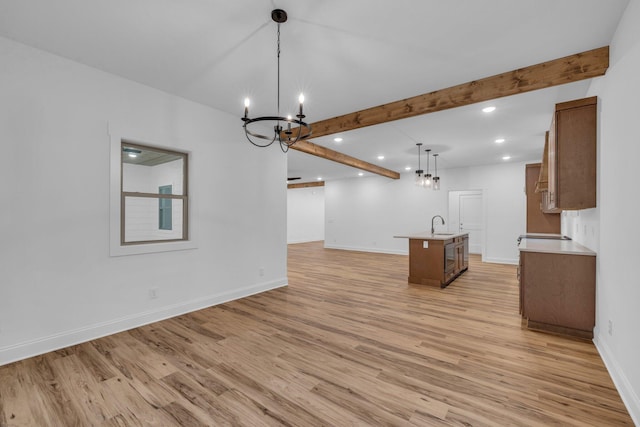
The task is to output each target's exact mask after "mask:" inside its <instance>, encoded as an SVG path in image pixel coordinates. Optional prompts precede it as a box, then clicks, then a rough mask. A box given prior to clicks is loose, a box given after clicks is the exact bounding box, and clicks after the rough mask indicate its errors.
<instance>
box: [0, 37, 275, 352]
mask: <svg viewBox="0 0 640 427" xmlns="http://www.w3.org/2000/svg"><path fill="white" fill-rule="evenodd" d="M0 64H2V66H1V67H0V141H1V143H2V156H0V177H1V178H2V185H1V186H0V200H1V206H2V209H0V242H1V243H0V364H5V363H8V362H10V361H12V360H16V359H20V358H24V357H27V356H30V355H33V354H37V353H42V352H46V351H49V350H52V349H54V348H58V347H63V346H66V345H70V344H73V343H76V342H80V341H84V340H87V339H91V338H94V337H97V336H100V335H106V334H109V333H113V332H115V331H118V330H122V329H126V328H130V327H134V326H137V325H140V324H143V323H147V322H151V321H155V320H158V319H161V318H164V317H168V316H172V315H175V314H178V313H182V312H185V311H189V310H193V309H197V308H200V307H204V306H208V305H212V304H216V303H218V302H221V301H225V300H229V299H234V298H238V297H242V296H245V295H248V294H251V293H255V292H260V291H262V290H265V289H269V288H272V287H276V286H282V285H284V284H286V274H287V272H286V210H285V209H286V189H285V187H284V185H283V183H284V181H285V179H286V156H284V155H283V154H282V153H281V152H280V150H278V149H273V150H266V149H265V150H259V149H256V148H254V147H253V146H251V145H250V144H248V143H247V142H246V141H244V136H243V135H242V130H241V126H240V123H239V120H238V117H235V116H230V115H228V114H225V113H222V112H220V111H216V110H213V109H211V108H208V107H205V106H202V105H199V104H196V103H193V102H190V101H186V100H184V99H181V98H177V97H174V96H170V95H168V94H166V93H163V92H160V91H157V90H154V89H151V88H149V87H146V86H143V85H140V84H137V83H134V82H131V81H127V80H124V79H121V78H119V77H116V76H113V75H109V74H107V73H103V72H101V71H98V70H95V69H92V68H89V67H86V66H83V65H80V64H78V63H75V62H72V61H69V60H66V59H63V58H60V57H57V56H54V55H50V54H47V53H44V52H42V51H39V50H36V49H33V48H29V47H26V46H24V45H21V44H17V43H14V42H12V41H9V40H7V39H3V38H0ZM220 84H224V82H220ZM239 114H240V111H239ZM110 127H111V128H113V127H117V128H118V129H119V130H120V131H121V132H122V133H123V135H124V136H127V137H130V138H131V139H132V140H135V141H138V142H146V143H149V144H156V143H157V144H160V145H165V146H171V147H174V148H175V149H177V150H180V151H187V152H190V153H191V162H190V172H191V173H190V188H191V195H190V196H191V201H192V207H193V209H192V222H193V223H194V225H197V227H196V231H194V233H195V234H196V235H195V236H193V237H194V238H195V239H197V248H196V249H190V250H183V251H174V252H163V253H151V254H143V255H134V256H119V257H110V256H109V253H110V252H109V248H110V246H109V237H110V230H109V224H110V220H109V218H110V216H109V209H110V205H109V200H110V134H109V131H108V129H109V128H110ZM239 165H241V167H242V168H244V169H247V170H252V171H254V172H255V173H253V174H251V175H247V174H244V175H243V174H241V173H240V174H239V173H238V167H239ZM255 176H260V177H261V179H260V180H258V181H256V180H255ZM230 177H233V179H230ZM261 268H262V269H264V270H263V275H260V269H261ZM151 288H155V289H156V290H157V295H158V298H157V299H150V297H149V290H150V289H151Z"/></svg>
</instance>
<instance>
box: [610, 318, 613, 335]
mask: <svg viewBox="0 0 640 427" xmlns="http://www.w3.org/2000/svg"><path fill="white" fill-rule="evenodd" d="M609 335H611V336H613V321H612V320H609Z"/></svg>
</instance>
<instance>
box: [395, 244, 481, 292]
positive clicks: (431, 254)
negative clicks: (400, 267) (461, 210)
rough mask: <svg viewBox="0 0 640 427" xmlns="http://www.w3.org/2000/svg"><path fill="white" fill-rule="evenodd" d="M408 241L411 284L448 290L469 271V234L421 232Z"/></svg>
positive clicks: (409, 279)
mask: <svg viewBox="0 0 640 427" xmlns="http://www.w3.org/2000/svg"><path fill="white" fill-rule="evenodd" d="M394 237H397V238H405V239H409V278H408V281H409V283H415V284H418V285H428V286H438V287H441V288H444V287H446V286H447V285H449V283H451V282H453V281H454V280H455V279H456V278H457V277H458V276H460V275H461V274H462V273H464V272H465V271H467V269H468V268H469V234H468V233H430V232H422V233H415V234H409V235H401V236H394Z"/></svg>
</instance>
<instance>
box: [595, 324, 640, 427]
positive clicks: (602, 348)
mask: <svg viewBox="0 0 640 427" xmlns="http://www.w3.org/2000/svg"><path fill="white" fill-rule="evenodd" d="M600 336H601V335H600V330H599V329H597V328H596V330H594V338H593V343H594V344H595V346H596V349H597V350H598V353H600V357H601V358H602V360H603V361H604V365H605V366H606V367H607V370H608V371H609V375H610V376H611V379H612V380H613V384H615V386H616V389H618V393H620V397H621V398H622V402H623V403H624V404H625V406H626V407H627V411H629V415H631V419H632V420H633V422H634V423H635V425H637V426H640V398H639V397H638V395H637V394H636V391H635V390H634V389H633V386H632V385H631V383H630V382H629V379H628V378H627V376H626V375H625V374H624V371H623V370H622V369H621V368H620V364H619V363H618V361H617V360H616V358H615V357H614V356H613V354H612V353H611V350H610V349H609V346H607V343H606V341H605V340H603V339H600V338H599V337H600Z"/></svg>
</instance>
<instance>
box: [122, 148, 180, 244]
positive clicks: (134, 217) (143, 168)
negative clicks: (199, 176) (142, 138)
mask: <svg viewBox="0 0 640 427" xmlns="http://www.w3.org/2000/svg"><path fill="white" fill-rule="evenodd" d="M121 148H122V153H121V159H122V164H121V171H122V176H121V204H120V206H121V221H120V240H121V244H123V245H132V244H142V243H158V242H170V241H178V240H188V206H189V200H188V191H187V190H188V189H187V176H188V174H187V166H188V165H187V161H188V156H187V154H186V153H180V152H177V151H171V150H165V149H162V148H156V147H149V146H144V145H140V144H133V143H129V142H126V141H122V143H121Z"/></svg>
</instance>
